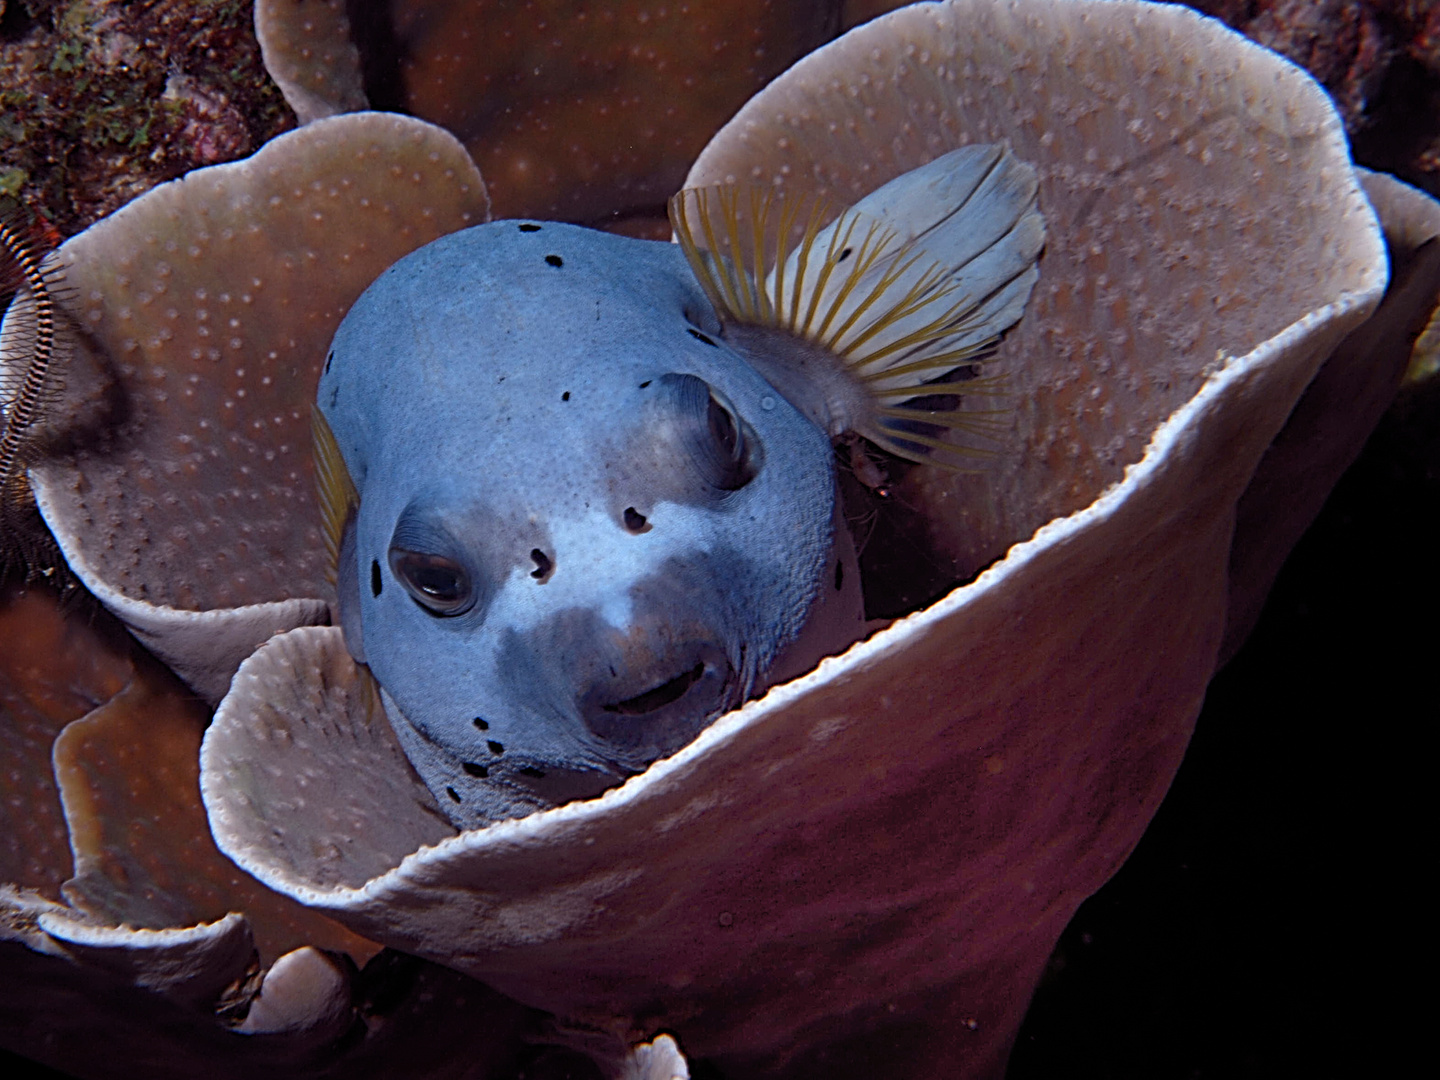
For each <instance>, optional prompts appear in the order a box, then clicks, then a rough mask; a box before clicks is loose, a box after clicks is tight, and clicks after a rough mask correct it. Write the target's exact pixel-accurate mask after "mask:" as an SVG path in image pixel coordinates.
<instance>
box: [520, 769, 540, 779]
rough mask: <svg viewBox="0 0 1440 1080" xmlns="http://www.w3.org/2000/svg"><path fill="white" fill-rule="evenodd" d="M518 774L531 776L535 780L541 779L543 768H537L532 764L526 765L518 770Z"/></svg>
mask: <svg viewBox="0 0 1440 1080" xmlns="http://www.w3.org/2000/svg"><path fill="white" fill-rule="evenodd" d="M520 775H521V776H533V777H534V778H535V779H536V780H543V779H544V777H545V770H543V769H537V768H535V766H534V765H526V766H525V767H524V768H523V769H521V770H520Z"/></svg>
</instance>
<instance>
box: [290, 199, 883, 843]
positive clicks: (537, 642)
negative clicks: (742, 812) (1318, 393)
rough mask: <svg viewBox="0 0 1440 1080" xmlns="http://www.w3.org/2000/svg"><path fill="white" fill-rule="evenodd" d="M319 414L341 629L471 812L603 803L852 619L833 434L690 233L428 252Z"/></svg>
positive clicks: (500, 240)
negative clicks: (602, 795) (776, 380)
mask: <svg viewBox="0 0 1440 1080" xmlns="http://www.w3.org/2000/svg"><path fill="white" fill-rule="evenodd" d="M318 403H319V408H320V410H321V412H322V414H323V416H324V417H325V419H326V420H327V421H328V423H329V426H330V429H331V430H332V431H333V434H334V438H335V442H336V444H337V445H338V447H339V450H340V453H341V455H342V456H343V459H344V464H345V467H346V469H347V471H348V473H349V476H350V478H351V480H352V481H353V483H354V487H355V490H356V494H357V495H358V509H357V510H356V511H355V512H354V514H353V518H352V520H351V522H350V524H349V526H348V528H347V529H346V530H345V538H344V541H343V543H342V544H341V549H340V553H339V556H340V567H339V571H338V575H337V576H338V582H337V587H338V592H339V602H340V611H341V622H342V625H343V626H344V629H345V635H346V641H347V644H348V645H349V647H350V649H351V651H352V652H353V653H354V654H355V655H356V656H357V658H360V659H363V660H364V661H365V662H366V663H367V664H368V665H369V667H370V669H371V671H372V673H373V674H374V675H375V677H376V679H377V680H378V682H379V683H380V686H381V687H382V688H383V691H384V695H385V701H386V707H387V709H388V711H389V713H390V716H391V719H392V722H393V723H394V725H395V727H396V730H397V733H398V734H399V736H400V738H401V741H402V744H403V745H404V747H405V750H406V752H407V754H408V755H409V756H410V758H411V761H412V762H413V763H414V764H415V766H416V768H417V770H418V771H419V772H420V774H421V776H422V777H423V778H424V779H425V781H426V783H427V784H428V786H429V787H430V788H431V790H432V791H433V792H434V793H435V794H436V796H437V798H438V799H439V800H440V802H441V805H442V806H443V807H444V808H445V809H446V811H447V812H448V813H450V814H451V816H452V817H453V818H454V819H455V820H456V821H457V822H458V823H462V824H478V823H481V822H483V821H486V820H493V819H496V818H500V817H507V816H513V815H515V814H520V813H525V812H528V811H529V810H531V809H534V808H535V807H538V806H546V805H553V804H554V803H556V802H559V801H563V800H564V799H566V798H569V797H573V796H575V795H582V794H590V793H594V792H597V791H599V790H602V789H603V788H605V787H608V786H611V785H613V784H614V783H616V782H618V780H619V779H621V778H623V777H624V776H626V775H629V774H631V773H633V772H636V771H639V770H641V769H643V768H644V767H645V766H646V765H647V764H649V763H650V762H652V761H654V760H655V759H656V758H658V757H661V756H664V755H666V754H669V753H672V752H674V751H675V750H676V749H678V748H679V747H681V746H683V745H684V744H686V743H687V742H689V741H690V740H691V739H693V738H694V736H695V735H696V734H697V733H698V732H699V731H700V730H701V729H702V728H703V727H705V726H706V725H707V724H708V723H710V722H711V721H712V720H713V719H714V718H715V717H716V716H717V715H719V714H720V713H721V712H724V711H725V710H727V709H729V708H732V707H734V706H735V705H737V704H739V703H741V702H743V701H744V700H746V699H747V698H748V697H751V696H753V695H754V694H755V693H756V692H758V691H759V690H760V689H761V688H763V687H764V686H765V685H766V684H767V683H768V682H770V681H772V680H773V679H774V678H775V677H776V676H777V674H779V675H790V674H798V673H799V670H797V669H803V668H805V667H809V666H813V664H814V662H815V660H817V659H818V658H819V656H820V655H823V653H824V652H826V651H835V650H838V649H841V648H843V647H844V646H845V645H846V644H848V643H849V642H850V641H853V640H854V639H855V638H856V637H857V636H858V635H859V633H860V630H861V628H862V626H863V622H862V620H863V616H862V613H861V601H860V593H859V584H860V583H859V574H858V570H857V568H856V566H855V558H854V552H853V547H852V545H851V544H850V540H849V537H848V534H847V533H846V532H845V528H844V524H843V520H842V519H841V517H840V516H839V513H838V510H837V499H836V479H835V472H834V452H833V449H832V446H831V442H830V440H829V438H828V437H827V435H826V434H825V433H824V432H823V431H821V430H820V429H819V428H818V427H817V426H816V425H815V424H814V423H812V422H811V421H809V420H807V419H806V418H805V417H804V416H802V415H801V414H800V413H799V412H798V411H797V410H796V408H795V407H794V406H793V405H791V404H790V402H788V401H787V400H786V399H785V398H784V397H782V396H781V395H780V394H779V393H778V392H777V391H776V390H775V389H774V388H773V387H772V386H771V385H770V384H769V383H767V382H766V381H765V380H764V379H763V378H761V376H760V375H759V374H758V373H757V372H756V370H755V369H754V368H753V367H752V366H751V365H750V364H749V363H747V362H746V361H745V360H744V359H742V358H741V356H740V355H739V354H737V353H736V352H735V351H734V350H732V349H731V348H730V347H729V346H728V345H726V344H725V342H724V341H723V340H722V339H721V328H720V326H719V324H718V322H717V320H716V316H715V314H714V312H713V310H712V308H711V305H710V303H709V301H708V300H707V298H706V296H705V294H704V292H703V291H702V290H701V289H700V287H699V286H698V285H697V284H696V282H695V279H694V277H693V275H692V274H691V272H690V269H689V267H688V266H687V263H686V261H685V257H684V255H683V254H682V252H681V250H680V249H679V248H678V247H676V246H674V245H671V244H663V243H653V242H647V241H639V240H632V239H627V238H622V237H616V236H611V235H608V234H605V233H599V232H593V231H590V230H587V229H581V228H577V227H574V226H568V225H560V224H553V223H544V224H536V223H528V222H523V223H522V222H514V221H505V222H497V223H494V224H490V225H482V226H479V227H477V228H473V229H469V230H466V231H464V232H461V233H457V234H454V235H452V236H449V237H446V238H444V239H442V240H439V241H437V242H435V243H433V244H431V245H429V246H427V247H425V248H423V249H421V250H420V251H417V252H416V253H414V254H412V255H411V256H409V257H407V258H406V259H403V260H401V261H400V262H399V263H397V264H396V265H395V266H393V267H391V268H390V269H389V270H387V271H386V272H385V274H383V275H382V276H381V277H380V278H379V279H378V280H377V281H376V282H375V283H374V284H373V285H372V286H371V287H370V289H369V290H368V291H367V292H366V293H365V294H364V296H363V297H362V298H361V299H360V301H359V302H357V304H356V305H355V307H354V308H353V309H352V310H351V312H350V313H349V315H347V317H346V318H345V320H344V322H343V324H342V326H341V327H340V329H339V331H338V332H337V334H336V336H335V340H334V344H333V348H332V353H331V356H330V358H329V359H328V360H327V363H326V370H325V374H324V375H323V376H322V378H321V381H320V387H319V394H318ZM807 628H808V629H807ZM787 653H789V654H791V655H793V656H795V657H796V662H795V663H792V664H787V662H786V657H787Z"/></svg>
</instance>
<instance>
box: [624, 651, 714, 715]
mask: <svg viewBox="0 0 1440 1080" xmlns="http://www.w3.org/2000/svg"><path fill="white" fill-rule="evenodd" d="M704 675H705V661H704V660H698V661H696V663H695V666H694V667H693V668H691V669H690V670H689V671H682V672H681V673H680V674H679V675H676V676H675V677H674V678H673V679H670V680H668V681H667V682H663V683H661V684H660V685H659V686H655V687H652V688H651V689H649V690H646V691H645V692H644V693H640V694H636V695H635V696H634V697H631V698H626V699H625V700H624V701H617V702H615V703H614V704H613V705H601V706H600V708H602V709H603V710H605V712H608V713H619V714H620V715H621V716H644V715H645V714H646V713H652V712H654V711H655V710H657V709H663V708H664V707H665V706H666V705H670V704H673V703H674V702H676V701H679V700H680V699H681V698H682V697H684V696H685V695H686V694H687V693H689V691H690V688H691V687H692V686H694V685H695V684H696V683H697V682H699V681H700V680H701V679H702V678H703V677H704Z"/></svg>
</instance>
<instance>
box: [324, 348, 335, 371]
mask: <svg viewBox="0 0 1440 1080" xmlns="http://www.w3.org/2000/svg"><path fill="white" fill-rule="evenodd" d="M334 362H335V350H334V349H331V350H330V352H329V353H328V354H327V355H326V357H325V374H326V375H329V374H330V365H331V364H333V363H334Z"/></svg>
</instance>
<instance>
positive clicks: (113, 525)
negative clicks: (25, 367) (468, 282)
mask: <svg viewBox="0 0 1440 1080" xmlns="http://www.w3.org/2000/svg"><path fill="white" fill-rule="evenodd" d="M488 213H489V203H488V200H487V197H486V194H485V186H484V184H483V183H482V181H481V179H480V175H479V173H478V172H477V171H476V169H475V166H474V164H473V163H472V162H471V161H470V159H469V157H468V156H467V155H466V153H465V151H464V149H463V148H462V147H461V146H460V145H459V143H457V142H456V141H455V139H454V138H453V137H452V136H450V135H449V134H447V133H445V132H443V131H441V130H440V129H438V128H435V127H432V126H431V125H429V124H425V123H422V122H421V121H418V120H412V119H409V118H407V117H400V116H391V115H385V114H380V113H356V114H352V115H347V116H339V117H333V118H331V119H328V120H320V121H316V122H315V123H313V124H309V125H307V126H306V127H304V128H301V129H300V130H298V131H295V132H291V133H289V134H286V135H282V136H280V137H279V138H277V139H274V140H272V141H271V142H270V143H268V144H266V146H265V147H264V149H262V150H261V151H260V152H259V153H257V154H256V155H254V156H253V157H251V158H248V159H246V160H244V161H240V162H235V163H233V164H228V165H219V166H215V167H213V168H209V169H202V170H198V171H196V172H192V173H190V174H189V175H187V176H186V177H185V178H183V179H181V180H177V181H174V182H173V183H169V184H165V185H162V186H161V187H158V188H156V189H155V190H153V191H151V192H149V193H148V194H146V195H144V196H142V197H141V198H139V199H137V200H136V201H135V202H133V203H131V204H129V205H128V206H126V207H125V208H124V209H123V210H121V211H119V212H118V213H116V214H113V215H111V216H110V217H108V218H106V219H104V220H103V221H101V222H99V223H97V224H96V225H94V226H93V227H91V228H90V229H88V230H86V231H85V232H84V233H82V234H80V235H79V236H77V237H75V238H74V239H72V240H71V241H69V242H68V243H67V244H65V245H64V246H63V247H62V248H61V249H60V258H61V261H62V264H63V266H64V271H65V277H66V280H67V282H68V285H69V287H70V300H69V302H68V303H67V304H66V305H65V307H64V309H63V312H64V313H65V314H66V315H67V317H68V318H70V319H72V320H73V322H74V323H75V324H77V325H78V326H79V327H81V328H82V329H83V335H84V337H83V342H81V343H80V344H81V345H83V347H77V349H76V353H77V361H81V362H78V363H77V364H76V365H75V366H74V367H73V369H72V370H71V371H70V372H69V373H68V374H67V387H66V411H65V412H64V414H63V415H59V416H57V417H54V418H52V422H51V423H50V424H49V425H48V427H49V430H48V431H47V432H46V433H45V434H46V436H47V438H48V439H49V441H50V444H51V445H52V447H54V448H55V449H54V456H53V457H52V458H51V459H50V460H48V461H45V462H43V463H42V464H40V465H37V466H36V467H35V468H34V469H33V470H32V473H31V476H32V482H33V484H34V487H35V491H36V497H37V501H38V502H39V504H40V508H41V511H42V513H43V514H44V515H45V518H46V522H47V524H48V525H49V526H50V528H51V530H52V531H53V532H54V533H55V536H56V538H57V540H58V541H59V543H60V545H61V547H62V549H63V550H64V551H65V555H66V558H67V560H68V561H69V562H70V565H71V567H72V568H73V569H74V571H75V573H76V575H77V576H78V577H79V578H80V579H81V580H82V581H83V582H84V583H85V585H86V586H87V587H88V588H89V589H90V590H91V591H92V592H94V593H95V594H96V595H97V596H99V597H100V599H101V600H102V601H103V602H104V603H105V604H106V605H107V606H108V607H110V608H111V609H112V610H114V611H115V612H116V614H118V615H119V616H120V617H121V618H122V619H124V620H125V621H126V622H127V623H129V624H130V626H131V627H132V628H133V629H136V631H137V632H138V633H141V635H142V637H143V638H144V640H145V641H146V644H147V645H149V646H150V647H151V648H152V649H154V650H155V651H156V652H157V653H158V654H159V655H161V657H162V658H163V659H165V660H166V662H167V663H170V664H171V666H172V667H175V668H176V670H178V671H179V672H180V673H181V675H182V676H183V677H184V678H185V679H186V681H187V682H189V683H190V685H191V686H192V687H194V688H195V689H196V690H198V691H199V692H200V693H202V694H203V695H205V696H206V697H209V698H211V699H212V700H218V699H219V697H220V696H221V695H222V694H223V693H224V691H225V687H226V686H227V685H228V683H229V679H230V675H231V674H232V673H233V672H234V669H235V667H236V666H237V665H238V664H239V662H240V660H241V659H243V658H244V657H245V656H247V655H248V654H249V653H250V652H251V651H252V650H253V649H254V647H255V646H256V645H258V644H259V643H260V642H261V641H264V640H265V638H267V637H268V636H269V635H270V634H271V633H273V632H274V631H275V630H277V629H283V628H285V627H287V626H295V625H299V624H301V623H304V622H316V621H320V620H323V619H324V618H325V617H326V611H327V606H326V605H327V600H328V599H329V597H330V595H331V591H330V586H329V584H328V582H327V581H326V573H327V569H328V568H327V560H326V554H325V545H324V541H323V538H322V535H321V528H320V524H321V523H320V515H319V512H318V508H317V507H316V505H315V500H314V495H313V492H314V479H313V466H312V461H311V435H310V408H311V402H312V400H313V398H314V393H315V384H316V382H317V380H318V378H319V374H320V369H321V367H322V365H323V364H324V362H325V355H326V347H327V344H328V342H329V340H330V338H331V336H332V335H333V334H334V331H335V328H336V326H338V325H339V322H340V318H341V316H342V315H343V314H344V313H345V311H346V310H347V309H348V308H349V307H350V305H351V304H352V303H353V302H354V300H355V298H356V297H358V296H359V295H360V293H361V292H362V291H363V290H364V288H365V287H366V286H367V285H369V284H370V282H371V281H372V280H373V279H374V278H375V277H376V276H377V275H378V274H379V273H380V272H381V271H382V270H383V269H385V267H387V266H389V265H390V264H391V263H393V262H395V261H396V260H397V259H399V258H400V257H401V256H403V255H406V254H408V253H409V252H411V251H413V250H414V249H415V248H417V247H420V246H421V245H423V244H425V243H428V242H429V241H431V240H434V239H436V238H437V237H439V236H442V235H444V234H446V233H449V232H453V231H455V230H457V229H461V228H464V227H465V226H467V225H473V224H478V223H479V222H481V221H483V220H485V219H486V217H487V216H488ZM72 424H73V425H75V426H67V425H72ZM266 604H270V605H279V606H278V607H272V608H265V609H262V608H260V607H259V606H260V605H266ZM247 606H250V607H251V608H252V610H251V611H250V612H248V613H244V615H243V616H242V617H239V619H238V621H237V619H234V618H230V617H229V616H228V615H227V614H226V612H225V611H223V610H222V611H219V612H217V611H216V609H234V608H242V607H247ZM177 610H178V611H179V612H186V613H188V612H205V613H207V614H206V615H204V616H197V617H195V618H183V617H179V616H177V614H176V612H177Z"/></svg>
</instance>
